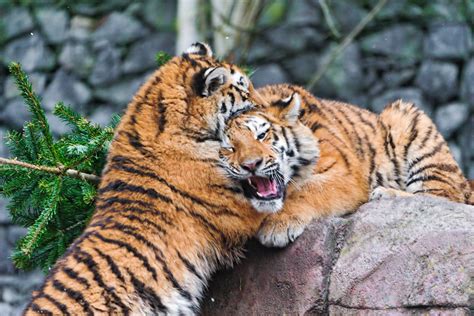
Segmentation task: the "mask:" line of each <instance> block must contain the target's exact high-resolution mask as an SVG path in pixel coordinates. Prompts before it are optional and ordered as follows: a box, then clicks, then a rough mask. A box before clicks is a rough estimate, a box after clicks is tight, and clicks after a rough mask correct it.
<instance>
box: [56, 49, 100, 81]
mask: <svg viewBox="0 0 474 316" xmlns="http://www.w3.org/2000/svg"><path fill="white" fill-rule="evenodd" d="M59 63H60V64H61V65H62V66H63V67H64V69H65V70H69V71H72V72H74V73H75V74H77V75H79V76H80V77H86V76H87V75H88V74H90V72H91V70H92V67H93V65H94V55H93V54H92V50H91V49H90V47H89V45H87V44H85V43H81V42H68V43H66V45H64V46H63V49H62V51H61V55H60V56H59Z"/></svg>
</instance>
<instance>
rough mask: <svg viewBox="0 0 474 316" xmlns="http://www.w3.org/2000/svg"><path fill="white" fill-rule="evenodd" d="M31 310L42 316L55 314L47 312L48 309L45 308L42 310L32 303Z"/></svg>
mask: <svg viewBox="0 0 474 316" xmlns="http://www.w3.org/2000/svg"><path fill="white" fill-rule="evenodd" d="M30 307H31V310H32V311H33V312H36V313H38V314H41V315H48V316H53V312H51V311H49V310H47V309H44V308H41V307H39V306H38V305H37V304H36V303H31V306H30Z"/></svg>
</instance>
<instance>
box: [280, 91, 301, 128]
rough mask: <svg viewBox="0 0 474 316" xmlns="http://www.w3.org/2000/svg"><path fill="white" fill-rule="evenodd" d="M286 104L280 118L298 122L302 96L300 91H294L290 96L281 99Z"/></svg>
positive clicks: (291, 122) (289, 121) (292, 122)
mask: <svg viewBox="0 0 474 316" xmlns="http://www.w3.org/2000/svg"><path fill="white" fill-rule="evenodd" d="M281 103H283V104H285V106H284V107H283V109H282V111H281V112H280V119H281V120H284V121H287V122H288V123H290V124H294V123H296V121H297V120H298V117H299V115H300V110H301V97H300V95H299V94H298V93H296V92H295V93H293V94H292V95H290V96H289V97H288V98H285V99H283V100H281Z"/></svg>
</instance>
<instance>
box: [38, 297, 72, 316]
mask: <svg viewBox="0 0 474 316" xmlns="http://www.w3.org/2000/svg"><path fill="white" fill-rule="evenodd" d="M38 297H43V298H45V299H47V300H48V301H50V302H51V303H52V304H53V305H54V306H56V307H57V308H58V309H59V310H60V311H61V313H63V315H65V316H69V315H71V314H70V313H69V311H68V309H67V306H66V305H64V304H63V303H60V302H58V301H57V300H56V299H55V298H53V297H51V296H50V295H49V294H46V293H41V294H40V295H39V296H38Z"/></svg>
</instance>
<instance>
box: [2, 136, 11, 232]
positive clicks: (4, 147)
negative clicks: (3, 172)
mask: <svg viewBox="0 0 474 316" xmlns="http://www.w3.org/2000/svg"><path fill="white" fill-rule="evenodd" d="M7 133H8V130H7V129H6V128H1V127H0V157H8V156H10V150H9V149H8V147H7V145H6V144H5V142H6V139H5V137H6V136H7ZM4 206H5V205H4V203H3V200H2V199H1V198H0V210H1V209H2V207H4ZM0 218H1V216H0ZM1 221H2V220H1V219H0V223H1Z"/></svg>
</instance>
